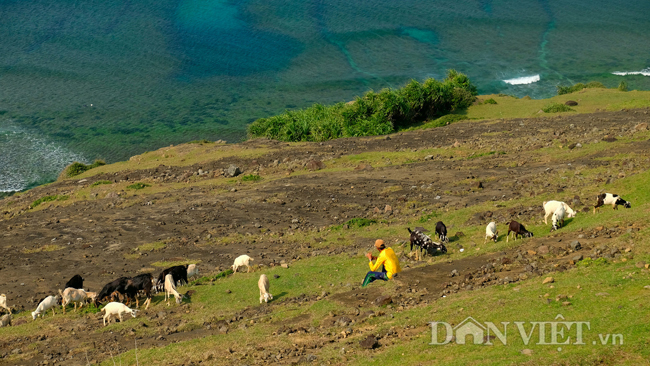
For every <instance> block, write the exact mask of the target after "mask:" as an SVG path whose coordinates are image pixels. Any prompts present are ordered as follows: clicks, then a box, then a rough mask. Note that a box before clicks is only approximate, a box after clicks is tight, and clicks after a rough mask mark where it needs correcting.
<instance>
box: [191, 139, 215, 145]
mask: <svg viewBox="0 0 650 366" xmlns="http://www.w3.org/2000/svg"><path fill="white" fill-rule="evenodd" d="M211 143H212V141H208V140H206V139H203V140H192V141H190V142H188V144H199V145H203V144H211Z"/></svg>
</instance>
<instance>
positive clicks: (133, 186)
mask: <svg viewBox="0 0 650 366" xmlns="http://www.w3.org/2000/svg"><path fill="white" fill-rule="evenodd" d="M145 187H151V184H147V183H133V184H131V185H130V186H126V188H130V189H143V188H145Z"/></svg>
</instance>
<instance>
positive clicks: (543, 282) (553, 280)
mask: <svg viewBox="0 0 650 366" xmlns="http://www.w3.org/2000/svg"><path fill="white" fill-rule="evenodd" d="M553 282H555V279H554V278H553V277H546V278H545V279H544V281H542V285H545V284H547V283H553Z"/></svg>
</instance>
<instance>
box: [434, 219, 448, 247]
mask: <svg viewBox="0 0 650 366" xmlns="http://www.w3.org/2000/svg"><path fill="white" fill-rule="evenodd" d="M436 234H438V238H439V239H440V241H441V242H442V243H449V237H448V236H447V227H446V226H445V224H444V223H443V222H442V221H438V222H436Z"/></svg>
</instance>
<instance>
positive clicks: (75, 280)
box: [64, 275, 84, 290]
mask: <svg viewBox="0 0 650 366" xmlns="http://www.w3.org/2000/svg"><path fill="white" fill-rule="evenodd" d="M68 287H72V288H76V289H79V290H83V288H84V279H83V277H81V276H80V275H74V276H72V278H71V279H70V280H69V281H68V282H66V283H65V287H64V289H66V288H68Z"/></svg>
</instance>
